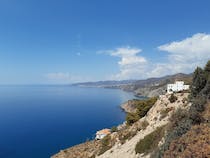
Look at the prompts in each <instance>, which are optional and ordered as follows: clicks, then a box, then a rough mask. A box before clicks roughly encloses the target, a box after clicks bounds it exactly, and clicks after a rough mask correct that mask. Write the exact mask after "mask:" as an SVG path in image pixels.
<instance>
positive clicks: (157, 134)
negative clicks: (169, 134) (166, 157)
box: [135, 127, 164, 154]
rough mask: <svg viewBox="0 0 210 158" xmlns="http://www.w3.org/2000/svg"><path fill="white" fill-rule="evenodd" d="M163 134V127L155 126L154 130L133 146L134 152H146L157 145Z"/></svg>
mask: <svg viewBox="0 0 210 158" xmlns="http://www.w3.org/2000/svg"><path fill="white" fill-rule="evenodd" d="M163 135H164V127H160V128H157V129H156V130H155V131H154V132H152V133H150V134H148V135H147V136H145V137H144V139H142V140H140V141H139V142H138V143H137V144H136V147H135V151H136V153H140V154H142V153H144V154H148V153H150V152H151V151H153V150H154V149H155V148H157V147H158V143H159V142H160V141H161V139H162V137H163Z"/></svg>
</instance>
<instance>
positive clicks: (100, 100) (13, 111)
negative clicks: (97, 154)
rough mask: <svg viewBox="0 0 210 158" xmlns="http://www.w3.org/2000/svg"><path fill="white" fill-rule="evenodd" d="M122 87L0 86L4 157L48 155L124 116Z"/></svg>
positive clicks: (127, 96)
mask: <svg viewBox="0 0 210 158" xmlns="http://www.w3.org/2000/svg"><path fill="white" fill-rule="evenodd" d="M134 98H136V97H135V96H134V95H133V94H132V93H128V92H124V91H122V90H119V89H104V88H87V87H75V86H69V85H24V86H23V85H21V86H20V85H7V86H6V85H4V86H0V158H49V157H50V156H52V155H54V154H56V153H57V152H59V151H60V150H62V149H65V148H68V147H71V146H73V145H76V144H79V143H82V142H85V141H87V140H91V139H94V137H95V133H96V131H97V130H100V129H103V128H111V127H112V126H117V125H118V124H120V123H122V122H123V121H124V120H125V113H124V112H123V111H122V110H121V109H120V105H121V104H122V103H124V102H125V101H127V100H129V99H134Z"/></svg>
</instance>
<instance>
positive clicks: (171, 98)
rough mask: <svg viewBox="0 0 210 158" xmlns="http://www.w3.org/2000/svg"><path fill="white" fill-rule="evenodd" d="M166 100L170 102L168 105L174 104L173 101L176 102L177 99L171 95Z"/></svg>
mask: <svg viewBox="0 0 210 158" xmlns="http://www.w3.org/2000/svg"><path fill="white" fill-rule="evenodd" d="M168 100H169V101H170V103H174V102H175V101H177V97H176V96H175V95H174V94H171V96H170V97H169V98H168Z"/></svg>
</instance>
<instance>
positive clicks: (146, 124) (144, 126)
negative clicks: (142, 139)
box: [142, 121, 149, 130]
mask: <svg viewBox="0 0 210 158" xmlns="http://www.w3.org/2000/svg"><path fill="white" fill-rule="evenodd" d="M147 126H149V122H148V121H143V122H142V129H143V130H145V129H146V128H147Z"/></svg>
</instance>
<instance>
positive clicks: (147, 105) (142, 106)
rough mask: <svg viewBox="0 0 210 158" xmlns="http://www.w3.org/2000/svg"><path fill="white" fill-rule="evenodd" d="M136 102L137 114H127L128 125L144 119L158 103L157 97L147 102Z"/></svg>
mask: <svg viewBox="0 0 210 158" xmlns="http://www.w3.org/2000/svg"><path fill="white" fill-rule="evenodd" d="M133 101H135V102H136V103H135V106H136V108H137V110H136V112H135V113H127V115H126V121H127V124H128V125H132V124H133V123H135V122H136V121H138V120H139V119H140V118H142V117H144V116H145V115H146V114H147V112H148V111H149V110H150V109H151V107H152V106H153V105H154V104H155V102H156V101H157V97H153V98H149V99H147V100H133Z"/></svg>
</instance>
